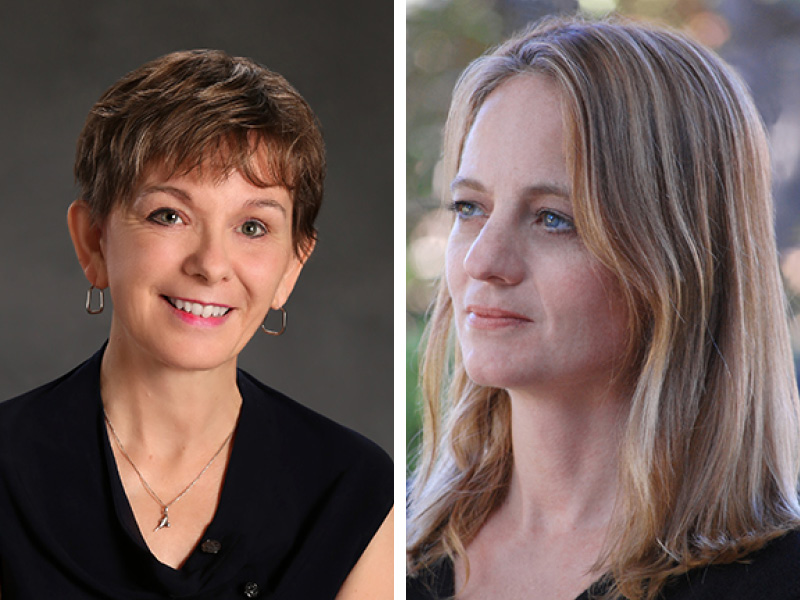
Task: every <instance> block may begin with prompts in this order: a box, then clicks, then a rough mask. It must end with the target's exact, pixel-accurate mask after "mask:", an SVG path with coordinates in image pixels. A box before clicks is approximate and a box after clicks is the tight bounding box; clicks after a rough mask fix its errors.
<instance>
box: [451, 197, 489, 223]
mask: <svg viewBox="0 0 800 600" xmlns="http://www.w3.org/2000/svg"><path fill="white" fill-rule="evenodd" d="M450 210H452V211H453V212H454V213H456V217H458V218H459V219H470V218H472V217H485V216H486V213H485V212H483V210H482V209H481V208H480V207H479V206H478V205H477V204H475V203H474V202H468V201H466V200H456V201H455V202H453V203H452V204H451V205H450Z"/></svg>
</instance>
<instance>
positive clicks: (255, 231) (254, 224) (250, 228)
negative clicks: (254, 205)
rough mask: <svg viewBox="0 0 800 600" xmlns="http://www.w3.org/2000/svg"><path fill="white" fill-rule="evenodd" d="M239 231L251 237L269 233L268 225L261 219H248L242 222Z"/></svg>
mask: <svg viewBox="0 0 800 600" xmlns="http://www.w3.org/2000/svg"><path fill="white" fill-rule="evenodd" d="M238 231H239V232H241V233H242V234H244V235H246V236H247V237H249V238H259V237H261V236H263V235H266V234H267V226H266V225H264V224H263V223H262V222H261V221H256V220H255V219H248V220H247V221H245V222H244V223H242V225H241V227H239V229H238Z"/></svg>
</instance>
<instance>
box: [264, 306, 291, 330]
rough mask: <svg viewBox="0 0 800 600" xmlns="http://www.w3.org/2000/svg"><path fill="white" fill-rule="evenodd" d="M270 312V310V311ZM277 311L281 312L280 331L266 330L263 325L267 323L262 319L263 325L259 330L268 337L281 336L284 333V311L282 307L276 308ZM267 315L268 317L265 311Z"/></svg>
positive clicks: (265, 318) (265, 319)
mask: <svg viewBox="0 0 800 600" xmlns="http://www.w3.org/2000/svg"><path fill="white" fill-rule="evenodd" d="M270 310H272V309H270ZM278 310H279V311H281V329H280V331H274V330H272V329H267V326H266V325H265V323H266V322H267V317H264V323H262V324H261V330H262V331H263V332H264V333H267V334H269V335H282V334H283V332H284V331H286V309H285V308H283V307H282V306H279V307H278ZM267 315H269V311H267Z"/></svg>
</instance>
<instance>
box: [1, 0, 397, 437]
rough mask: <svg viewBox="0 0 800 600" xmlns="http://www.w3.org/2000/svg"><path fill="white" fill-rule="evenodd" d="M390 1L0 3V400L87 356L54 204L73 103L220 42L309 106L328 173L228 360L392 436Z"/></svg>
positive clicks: (369, 432) (73, 270) (91, 341)
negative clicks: (279, 276)
mask: <svg viewBox="0 0 800 600" xmlns="http://www.w3.org/2000/svg"><path fill="white" fill-rule="evenodd" d="M392 10H393V9H392V3H391V2H389V1H388V0H350V1H348V2H342V3H339V2H327V1H325V0H261V1H257V0H227V1H225V0H172V1H170V0H166V1H159V2H156V1H144V2H138V1H137V2H130V1H127V0H92V1H89V0H70V1H69V2H63V1H57V0H40V1H31V2H27V1H26V2H2V4H0V49H1V50H2V51H1V52H0V282H2V294H0V341H1V342H2V343H1V344H0V399H7V398H10V397H12V396H15V395H17V394H20V393H22V392H24V391H26V390H28V389H31V388H33V387H35V386H38V385H40V384H43V383H45V382H47V381H49V380H51V379H54V378H55V377H58V376H59V375H61V374H63V373H64V372H66V371H67V370H69V369H71V368H72V367H74V366H76V365H77V364H78V363H79V362H81V361H83V360H84V359H86V358H88V357H89V356H90V355H91V354H92V353H94V352H95V351H96V350H97V349H98V348H99V347H100V345H101V344H102V343H103V341H104V340H105V338H106V335H107V333H108V328H109V324H110V315H109V314H108V313H109V311H106V313H104V314H102V315H99V316H95V317H91V316H89V315H87V314H86V312H85V311H84V307H83V304H84V299H85V294H86V287H87V284H86V281H85V280H84V278H83V274H82V272H81V269H80V267H79V266H78V263H77V261H76V259H75V256H74V252H73V250H72V246H71V243H70V240H69V234H68V232H67V227H66V220H65V217H66V211H67V206H68V205H69V203H70V202H71V201H72V200H73V199H74V198H75V195H76V188H75V186H74V184H73V179H72V163H73V158H74V148H75V141H76V139H77V136H78V133H79V131H80V129H81V126H82V125H83V121H84V119H85V117H86V114H87V113H88V111H89V108H90V107H91V106H92V104H93V103H94V101H95V100H96V99H97V98H98V97H99V96H100V94H101V93H102V92H103V91H104V90H105V89H106V88H107V87H108V86H109V85H111V84H112V83H113V82H114V81H115V80H116V79H117V78H119V77H121V76H122V75H124V74H125V73H127V72H128V71H130V70H131V69H134V68H136V67H137V66H139V65H140V64H142V63H144V62H145V61H147V60H150V59H152V58H155V57H157V56H160V55H162V54H165V53H167V52H170V51H173V50H179V49H188V48H220V49H223V50H225V51H227V52H229V53H231V54H236V55H243V56H249V57H251V58H253V59H255V60H256V61H258V62H260V63H262V64H264V65H265V66H267V67H269V68H271V69H273V70H276V71H278V72H279V73H281V74H282V75H284V76H285V77H286V78H287V79H288V80H289V81H290V82H291V83H292V84H293V85H294V86H295V87H297V88H298V90H299V91H300V93H301V94H303V96H304V97H305V98H306V99H307V100H308V102H309V103H310V104H311V106H312V107H313V109H314V111H315V112H316V114H317V116H318V117H319V119H320V121H321V123H322V127H323V133H324V136H325V140H326V144H327V149H328V178H327V181H326V194H325V201H324V203H323V207H322V212H321V214H320V218H319V221H318V229H319V232H320V234H319V242H318V244H317V249H316V251H315V253H314V255H313V256H312V258H311V260H310V261H309V263H308V265H307V266H306V268H305V270H304V272H303V274H302V275H301V277H300V280H299V283H298V285H297V287H296V288H295V291H294V293H293V295H292V297H291V298H290V300H289V302H288V303H287V305H286V308H287V310H288V312H289V326H288V329H287V332H286V333H285V334H284V335H283V336H282V337H280V338H272V337H269V336H266V335H256V337H255V338H254V339H253V341H252V342H251V343H250V344H249V346H248V347H247V348H246V349H245V351H244V352H243V353H242V356H241V359H240V366H242V367H243V368H244V369H246V370H248V371H249V372H251V373H252V374H253V375H255V376H256V377H258V378H259V379H260V380H262V381H264V382H265V383H267V384H268V385H271V386H272V387H275V388H277V389H278V390H280V391H282V392H284V393H286V394H288V395H290V396H291V397H293V398H295V399H296V400H298V401H300V402H302V403H304V404H306V405H307V406H309V407H311V408H313V409H315V410H317V411H319V412H321V413H323V414H325V415H328V416H329V417H331V418H333V419H335V420H337V421H339V422H341V423H343V424H345V425H347V426H349V427H351V428H352V429H355V430H357V431H359V432H361V433H363V434H364V435H366V436H368V437H370V438H372V439H373V440H375V441H376V442H378V443H379V444H380V445H381V446H383V448H385V449H386V450H387V451H389V452H391V449H392V431H393V428H392V414H393V411H392V396H393V394H392V301H393V294H392V234H393V227H392V215H393V209H392V127H393V120H392V102H393V92H392V81H393V78H392V48H393V46H392Z"/></svg>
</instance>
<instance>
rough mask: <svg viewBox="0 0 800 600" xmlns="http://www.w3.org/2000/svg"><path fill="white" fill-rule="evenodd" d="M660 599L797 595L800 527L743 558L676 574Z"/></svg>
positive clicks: (784, 599)
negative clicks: (680, 575)
mask: <svg viewBox="0 0 800 600" xmlns="http://www.w3.org/2000/svg"><path fill="white" fill-rule="evenodd" d="M662 598H663V600H716V599H718V598H725V599H726V600H798V599H800V530H793V531H790V532H788V533H786V534H784V535H782V536H780V537H778V538H775V539H773V540H771V541H769V542H768V543H767V544H766V545H765V546H764V547H763V548H761V549H759V550H756V551H755V552H753V553H751V554H749V555H747V556H745V557H744V558H743V559H741V560H739V561H736V562H733V563H729V564H724V565H710V566H708V567H704V568H700V569H694V570H693V571H690V572H689V573H687V574H686V575H684V576H682V577H678V578H676V580H675V581H674V582H673V584H672V585H670V586H668V588H667V589H666V590H665V591H664V593H663V595H662Z"/></svg>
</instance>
